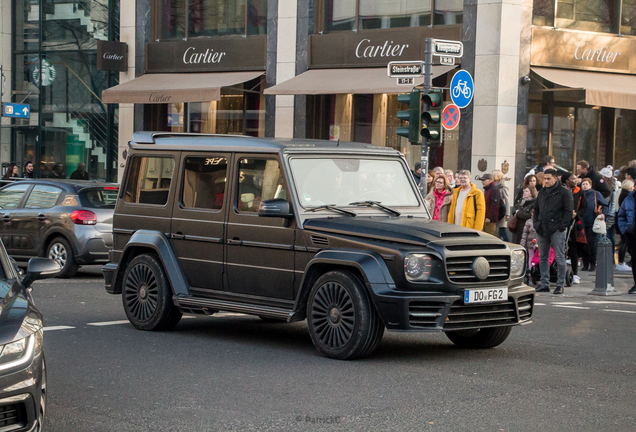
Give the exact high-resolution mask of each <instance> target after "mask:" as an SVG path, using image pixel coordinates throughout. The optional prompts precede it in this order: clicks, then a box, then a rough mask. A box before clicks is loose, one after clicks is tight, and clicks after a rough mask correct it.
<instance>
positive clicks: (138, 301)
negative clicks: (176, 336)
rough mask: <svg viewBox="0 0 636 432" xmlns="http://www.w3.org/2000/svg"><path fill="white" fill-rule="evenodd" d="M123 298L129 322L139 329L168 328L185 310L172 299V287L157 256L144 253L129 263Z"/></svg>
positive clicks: (125, 274)
mask: <svg viewBox="0 0 636 432" xmlns="http://www.w3.org/2000/svg"><path fill="white" fill-rule="evenodd" d="M121 291H122V292H121V298H122V302H123V304H124V311H125V312H126V316H127V317H128V321H130V323H131V324H132V325H133V326H134V327H136V328H138V329H139V330H149V331H159V330H169V329H171V328H173V327H174V326H176V325H177V324H178V323H179V320H181V316H182V313H181V311H179V308H177V307H176V306H175V305H174V303H173V302H172V289H171V288H170V285H169V284H168V280H167V279H166V274H165V272H164V270H163V267H162V266H161V263H160V262H159V259H158V258H157V256H155V255H150V254H143V255H139V256H137V257H135V258H134V259H133V260H132V261H130V262H129V263H128V266H127V267H126V272H125V273H124V278H123V280H122V290H121Z"/></svg>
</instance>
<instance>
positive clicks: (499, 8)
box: [471, 0, 521, 195]
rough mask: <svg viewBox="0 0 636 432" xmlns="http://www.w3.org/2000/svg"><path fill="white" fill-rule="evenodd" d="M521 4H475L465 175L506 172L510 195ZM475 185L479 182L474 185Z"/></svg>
mask: <svg viewBox="0 0 636 432" xmlns="http://www.w3.org/2000/svg"><path fill="white" fill-rule="evenodd" d="M520 27H521V0H478V3H477V27H476V38H475V74H474V77H473V78H474V80H475V94H474V100H473V102H472V103H473V145H472V158H471V172H472V174H473V182H474V181H475V177H476V176H478V175H482V174H484V173H485V172H491V171H492V170H493V169H502V167H503V168H504V169H503V171H506V168H507V173H506V174H505V177H507V178H510V179H512V180H513V181H510V182H508V183H507V185H508V186H509V187H510V190H511V195H512V191H514V178H515V177H514V168H515V153H516V137H517V98H518V94H517V93H518V83H519V55H520V34H519V28H520ZM478 184H479V183H478Z"/></svg>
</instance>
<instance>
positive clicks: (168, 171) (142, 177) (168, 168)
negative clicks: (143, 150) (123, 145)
mask: <svg viewBox="0 0 636 432" xmlns="http://www.w3.org/2000/svg"><path fill="white" fill-rule="evenodd" d="M173 173H174V159H172V158H170V157H139V156H135V157H133V160H132V166H131V167H130V175H129V176H128V183H127V184H126V197H125V200H126V202H128V203H136V204H155V205H166V203H167V202H168V194H169V192H170V183H171V182H172V175H173Z"/></svg>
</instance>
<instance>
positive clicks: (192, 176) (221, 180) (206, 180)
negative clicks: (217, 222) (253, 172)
mask: <svg viewBox="0 0 636 432" xmlns="http://www.w3.org/2000/svg"><path fill="white" fill-rule="evenodd" d="M226 180H227V159H226V158H225V157H222V156H216V155H209V156H205V157H188V158H186V160H185V175H184V177H183V197H182V201H181V202H182V203H183V207H185V208H197V209H209V210H221V209H222V208H223V198H224V197H225V187H226V184H227V181H226Z"/></svg>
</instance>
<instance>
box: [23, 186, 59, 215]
mask: <svg viewBox="0 0 636 432" xmlns="http://www.w3.org/2000/svg"><path fill="white" fill-rule="evenodd" d="M61 193H62V189H60V188H58V187H55V186H46V185H36V186H35V187H34V188H33V190H31V193H30V194H29V198H28V199H27V202H26V204H25V206H24V207H26V208H34V209H38V208H50V207H53V206H54V205H55V203H56V202H57V199H58V198H59V197H60V194H61Z"/></svg>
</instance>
